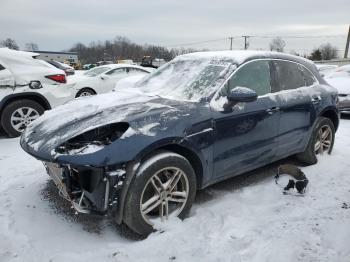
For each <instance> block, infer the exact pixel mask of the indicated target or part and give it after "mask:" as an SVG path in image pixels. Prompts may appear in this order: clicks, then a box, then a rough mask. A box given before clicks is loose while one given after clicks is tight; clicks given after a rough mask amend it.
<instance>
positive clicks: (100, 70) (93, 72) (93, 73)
mask: <svg viewBox="0 0 350 262" xmlns="http://www.w3.org/2000/svg"><path fill="white" fill-rule="evenodd" d="M110 69H111V68H110V67H109V66H99V67H95V68H92V69H90V70H89V71H87V72H85V73H84V75H86V76H97V75H100V74H102V73H104V72H106V71H108V70H110Z"/></svg>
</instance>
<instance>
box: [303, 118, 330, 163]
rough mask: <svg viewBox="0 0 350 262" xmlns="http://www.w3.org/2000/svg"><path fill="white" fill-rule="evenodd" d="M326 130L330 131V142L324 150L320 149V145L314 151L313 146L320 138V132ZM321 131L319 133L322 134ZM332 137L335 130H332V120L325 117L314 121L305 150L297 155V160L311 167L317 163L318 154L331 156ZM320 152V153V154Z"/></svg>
mask: <svg viewBox="0 0 350 262" xmlns="http://www.w3.org/2000/svg"><path fill="white" fill-rule="evenodd" d="M326 128H328V129H329V131H330V139H331V140H330V142H327V144H329V145H328V147H327V148H326V150H324V149H322V150H320V149H321V147H322V148H323V146H322V144H321V146H320V149H319V150H316V148H315V146H316V143H317V142H318V141H319V138H320V130H321V129H322V130H325V129H326ZM322 130H321V132H322ZM334 135H335V128H334V124H333V122H332V120H330V119H329V118H326V117H319V118H318V119H317V120H316V124H315V127H314V129H313V131H312V134H311V137H310V140H309V143H308V145H307V147H306V150H305V151H304V152H303V153H300V154H297V158H298V159H299V160H300V161H302V162H303V163H305V164H308V165H313V164H316V163H317V155H318V154H323V153H327V154H331V153H332V150H333V145H334ZM321 151H322V152H321Z"/></svg>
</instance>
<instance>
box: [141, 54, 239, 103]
mask: <svg viewBox="0 0 350 262" xmlns="http://www.w3.org/2000/svg"><path fill="white" fill-rule="evenodd" d="M235 68H236V66H235V65H234V62H233V61H232V60H230V59H222V58H221V59H217V58H201V59H198V58H197V59H183V58H178V59H174V60H173V61H171V62H169V63H167V64H165V65H164V66H163V67H161V68H159V69H158V70H156V71H154V72H153V73H151V74H150V75H149V76H147V77H145V78H144V79H142V80H141V81H140V82H138V83H137V87H139V88H140V89H142V91H143V92H145V93H147V94H151V95H158V96H161V97H165V98H170V99H175V100H189V101H193V102H197V101H199V100H200V99H201V98H202V97H205V96H208V95H210V94H212V93H213V92H214V91H215V90H216V89H217V88H218V86H219V85H220V83H222V82H223V81H224V79H225V78H226V77H228V75H229V74H230V73H232V71H233V70H234V69H235Z"/></svg>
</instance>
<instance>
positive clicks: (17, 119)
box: [1, 99, 45, 137]
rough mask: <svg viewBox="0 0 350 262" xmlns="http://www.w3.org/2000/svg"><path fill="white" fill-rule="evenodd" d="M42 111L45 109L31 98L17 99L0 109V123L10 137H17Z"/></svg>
mask: <svg viewBox="0 0 350 262" xmlns="http://www.w3.org/2000/svg"><path fill="white" fill-rule="evenodd" d="M44 111H45V109H44V108H43V107H42V106H41V105H40V104H39V103H37V102H35V101H33V100H27V99H24V100H17V101H14V102H12V103H10V104H8V105H7V106H6V107H5V108H4V110H3V111H2V114H1V125H2V127H3V129H4V130H5V132H6V133H7V134H8V135H9V136H10V137H17V136H20V135H21V133H22V132H23V131H24V129H25V128H26V127H27V125H29V124H30V123H31V122H33V121H34V120H35V119H37V118H38V117H39V116H40V115H42V114H43V113H44Z"/></svg>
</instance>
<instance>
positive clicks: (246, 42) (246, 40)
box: [242, 35, 250, 50]
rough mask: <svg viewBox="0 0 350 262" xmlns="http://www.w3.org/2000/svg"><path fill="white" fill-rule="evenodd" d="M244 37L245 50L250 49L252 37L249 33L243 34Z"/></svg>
mask: <svg viewBox="0 0 350 262" xmlns="http://www.w3.org/2000/svg"><path fill="white" fill-rule="evenodd" d="M242 37H244V50H247V49H248V45H249V44H248V38H249V37H250V36H249V35H242Z"/></svg>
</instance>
